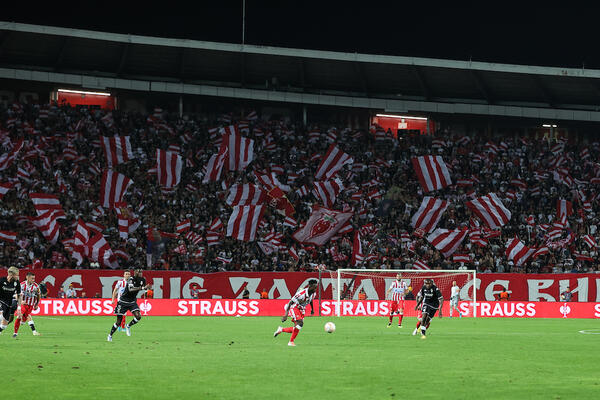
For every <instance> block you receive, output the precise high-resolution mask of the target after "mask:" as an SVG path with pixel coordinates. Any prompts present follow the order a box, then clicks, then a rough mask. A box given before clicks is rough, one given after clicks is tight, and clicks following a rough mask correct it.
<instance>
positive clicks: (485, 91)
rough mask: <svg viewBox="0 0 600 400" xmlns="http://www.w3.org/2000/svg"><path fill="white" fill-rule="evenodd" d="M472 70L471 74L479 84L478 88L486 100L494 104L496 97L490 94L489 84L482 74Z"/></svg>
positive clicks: (477, 84) (476, 84) (476, 83)
mask: <svg viewBox="0 0 600 400" xmlns="http://www.w3.org/2000/svg"><path fill="white" fill-rule="evenodd" d="M470 71H471V76H472V77H473V81H474V82H475V86H477V89H478V90H479V92H480V93H481V95H482V96H483V98H484V99H485V101H487V102H488V104H494V99H493V98H492V96H491V94H490V89H489V88H488V86H487V84H486V83H485V82H484V81H483V78H482V77H481V75H479V73H478V72H477V71H474V70H470Z"/></svg>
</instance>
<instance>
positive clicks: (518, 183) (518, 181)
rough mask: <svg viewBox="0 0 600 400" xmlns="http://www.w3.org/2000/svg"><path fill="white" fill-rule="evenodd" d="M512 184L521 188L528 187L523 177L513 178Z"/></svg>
mask: <svg viewBox="0 0 600 400" xmlns="http://www.w3.org/2000/svg"><path fill="white" fill-rule="evenodd" d="M510 184H511V185H513V186H516V187H518V188H519V189H523V190H525V189H527V182H525V181H524V180H523V179H513V180H511V181H510Z"/></svg>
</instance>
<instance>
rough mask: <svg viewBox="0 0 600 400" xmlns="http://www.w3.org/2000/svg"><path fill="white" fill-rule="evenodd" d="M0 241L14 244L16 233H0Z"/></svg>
mask: <svg viewBox="0 0 600 400" xmlns="http://www.w3.org/2000/svg"><path fill="white" fill-rule="evenodd" d="M0 240H4V241H6V242H12V243H14V242H16V241H17V232H11V231H0Z"/></svg>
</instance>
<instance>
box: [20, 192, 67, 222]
mask: <svg viewBox="0 0 600 400" xmlns="http://www.w3.org/2000/svg"><path fill="white" fill-rule="evenodd" d="M29 198H30V199H31V201H32V202H33V207H34V208H35V211H36V212H37V214H38V215H42V214H43V213H45V212H46V211H48V210H51V211H52V212H53V214H54V218H65V217H66V216H65V212H64V211H63V208H62V206H61V205H60V201H59V200H58V197H56V196H55V195H53V194H46V193H29Z"/></svg>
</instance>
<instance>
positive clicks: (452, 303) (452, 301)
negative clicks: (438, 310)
mask: <svg viewBox="0 0 600 400" xmlns="http://www.w3.org/2000/svg"><path fill="white" fill-rule="evenodd" d="M450 307H458V296H454V297H450Z"/></svg>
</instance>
